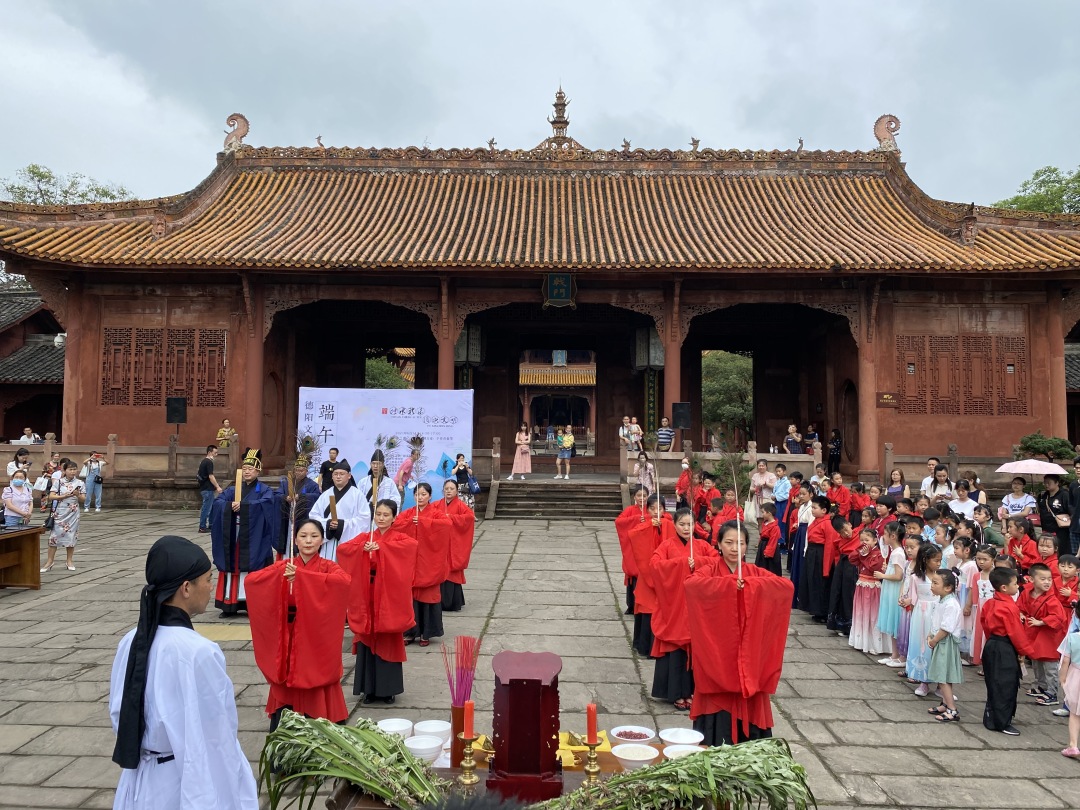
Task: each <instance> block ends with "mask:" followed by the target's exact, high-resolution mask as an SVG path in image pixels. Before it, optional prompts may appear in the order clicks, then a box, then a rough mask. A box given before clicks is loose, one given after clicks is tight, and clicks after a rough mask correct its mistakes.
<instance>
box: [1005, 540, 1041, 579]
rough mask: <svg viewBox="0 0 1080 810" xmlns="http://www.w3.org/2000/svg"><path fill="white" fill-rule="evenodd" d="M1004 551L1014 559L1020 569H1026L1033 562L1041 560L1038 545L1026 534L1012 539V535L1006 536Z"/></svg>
mask: <svg viewBox="0 0 1080 810" xmlns="http://www.w3.org/2000/svg"><path fill="white" fill-rule="evenodd" d="M1005 553H1006V554H1008V555H1009V556H1010V557H1012V558H1013V559H1014V560H1016V564H1017V565H1018V566H1019V567H1020V570H1021V571H1027V570H1028V568H1030V567H1031V566H1032V565H1034V564H1035V563H1037V562H1042V557H1040V556H1039V547H1038V546H1037V545H1036V544H1035V541H1034V540H1032V539H1031V538H1030V537H1028V536H1027V535H1026V534H1025V535H1024V536H1023V537H1021V538H1020V539H1019V540H1014V539H1013V538H1012V536H1009V537H1008V538H1006V540H1005Z"/></svg>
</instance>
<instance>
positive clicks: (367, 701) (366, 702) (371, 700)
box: [360, 695, 375, 706]
mask: <svg viewBox="0 0 1080 810" xmlns="http://www.w3.org/2000/svg"><path fill="white" fill-rule="evenodd" d="M360 702H361V703H363V704H364V705H365V706H370V705H371V704H372V703H374V702H375V696H374V695H364V699H363V700H361V701H360Z"/></svg>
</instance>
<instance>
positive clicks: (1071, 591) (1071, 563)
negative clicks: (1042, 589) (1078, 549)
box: [1057, 554, 1080, 666]
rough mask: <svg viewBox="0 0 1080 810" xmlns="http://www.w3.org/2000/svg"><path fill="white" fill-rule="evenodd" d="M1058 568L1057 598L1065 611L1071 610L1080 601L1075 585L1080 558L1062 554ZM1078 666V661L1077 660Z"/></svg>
mask: <svg viewBox="0 0 1080 810" xmlns="http://www.w3.org/2000/svg"><path fill="white" fill-rule="evenodd" d="M1058 568H1059V569H1060V570H1061V582H1060V584H1059V586H1058V589H1057V595H1058V598H1059V599H1060V600H1061V604H1062V606H1063V607H1064V608H1065V610H1066V611H1071V610H1072V609H1073V608H1074V607H1075V606H1076V603H1077V601H1080V593H1078V590H1080V589H1078V588H1077V585H1078V584H1080V577H1078V576H1077V574H1078V573H1080V558H1077V557H1076V556H1074V555H1072V554H1062V555H1061V557H1059V558H1058ZM1077 666H1080V661H1078V662H1077Z"/></svg>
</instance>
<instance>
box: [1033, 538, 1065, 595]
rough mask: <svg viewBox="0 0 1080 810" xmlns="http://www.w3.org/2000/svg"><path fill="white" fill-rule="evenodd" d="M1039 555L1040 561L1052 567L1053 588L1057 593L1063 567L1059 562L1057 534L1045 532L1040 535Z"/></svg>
mask: <svg viewBox="0 0 1080 810" xmlns="http://www.w3.org/2000/svg"><path fill="white" fill-rule="evenodd" d="M1038 549H1039V557H1040V558H1041V559H1040V562H1042V564H1043V565H1045V566H1046V567H1047V568H1049V569H1050V575H1051V576H1052V577H1053V578H1054V587H1053V588H1052V590H1053V591H1054V592H1055V593H1056V592H1057V590H1058V589H1059V588H1060V587H1061V568H1060V565H1059V563H1058V553H1057V535H1056V534H1051V533H1050V532H1043V533H1042V534H1041V535H1039V544H1038Z"/></svg>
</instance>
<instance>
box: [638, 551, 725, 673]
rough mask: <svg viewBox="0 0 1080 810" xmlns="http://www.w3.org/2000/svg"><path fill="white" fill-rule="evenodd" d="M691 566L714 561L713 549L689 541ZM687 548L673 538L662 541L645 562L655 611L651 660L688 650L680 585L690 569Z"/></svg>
mask: <svg viewBox="0 0 1080 810" xmlns="http://www.w3.org/2000/svg"><path fill="white" fill-rule="evenodd" d="M690 542H692V543H693V544H694V545H693V549H694V565H695V566H697V565H705V564H707V562H706V561H707V560H709V559H710V558H711V559H715V558H716V549H714V548H713V547H712V546H711V545H709V544H708V543H706V542H705V541H704V540H691V541H690ZM690 548H691V547H690V546H689V545H687V544H686V543H683V541H682V540H681V539H680V538H679V537H678V535H675V536H674V537H669V538H667V539H666V540H664V542H662V543H661V544H660V545H659V547H657V549H656V551H654V552H653V555H652V558H651V559H650V561H649V567H650V570H651V573H652V582H653V589H654V591H655V594H656V609H655V610H654V611H653V614H652V631H653V648H652V653H651V655H652V657H653V658H660V657H662V656H664V655H667V654H668V653H669V652H672V651H674V650H678V649H683V650H687V651H689V650H690V625H689V623H688V622H687V619H686V593H685V591H684V590H683V583H684V582H685V581H686V579H687V578H688V577H689V576H690V574H691V573H693V572H692V571H691V570H690V562H689V560H690Z"/></svg>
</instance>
